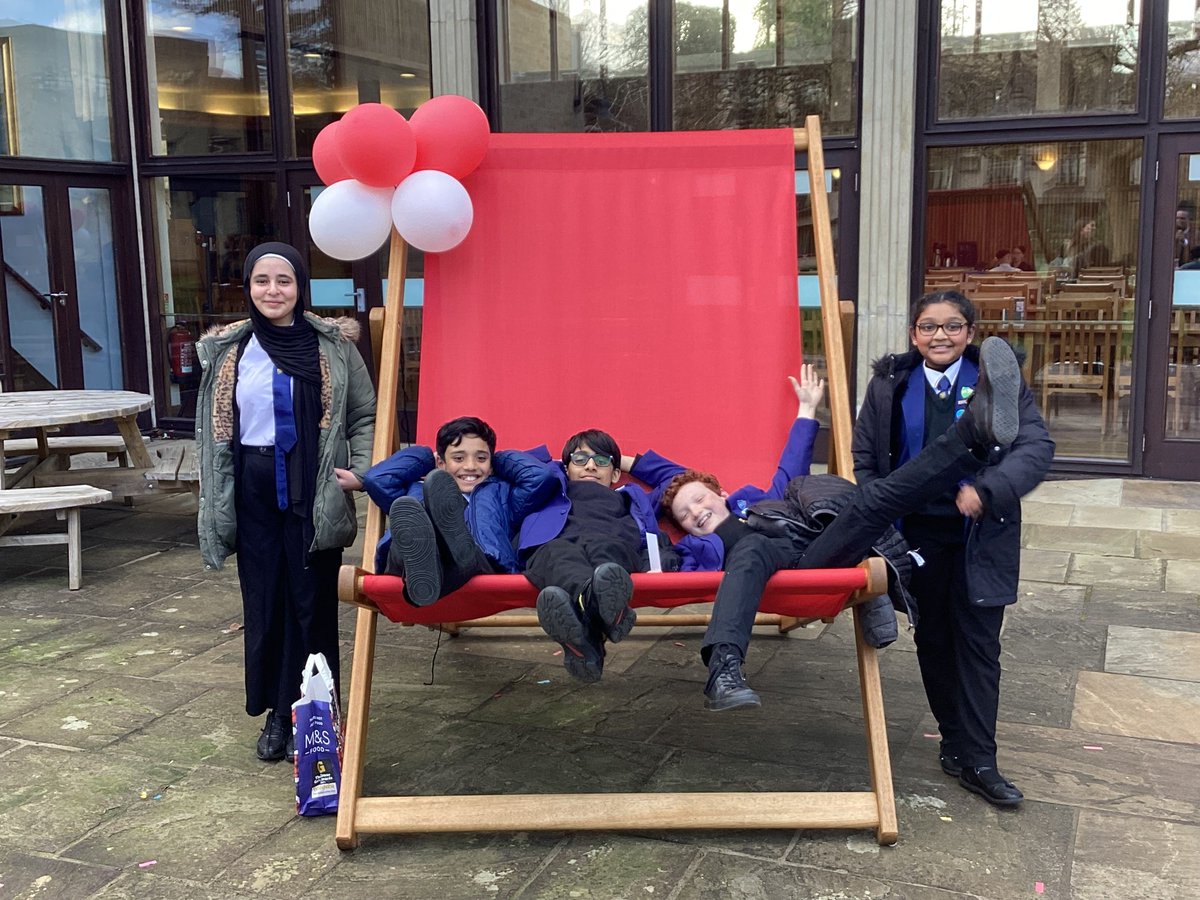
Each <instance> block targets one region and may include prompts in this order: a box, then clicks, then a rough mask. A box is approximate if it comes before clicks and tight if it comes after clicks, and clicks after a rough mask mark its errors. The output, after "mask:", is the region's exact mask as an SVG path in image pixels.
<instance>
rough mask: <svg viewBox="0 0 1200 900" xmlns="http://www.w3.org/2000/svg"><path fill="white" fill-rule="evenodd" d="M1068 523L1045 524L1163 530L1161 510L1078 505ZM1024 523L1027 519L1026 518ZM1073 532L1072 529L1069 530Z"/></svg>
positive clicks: (1023, 513)
mask: <svg viewBox="0 0 1200 900" xmlns="http://www.w3.org/2000/svg"><path fill="white" fill-rule="evenodd" d="M1072 509H1073V512H1072V513H1071V516H1070V522H1069V523H1066V522H1064V523H1058V522H1048V523H1045V524H1050V525H1058V524H1070V525H1072V526H1078V527H1085V528H1136V529H1140V530H1146V531H1162V530H1163V519H1164V516H1163V510H1161V509H1155V508H1145V509H1143V508H1140V507H1129V506H1123V507H1121V508H1120V509H1119V510H1115V509H1113V508H1112V507H1111V506H1087V505H1078V506H1075V507H1072ZM1021 515H1022V517H1023V518H1025V504H1024V503H1022V504H1021ZM1026 521H1028V519H1027V518H1026ZM1071 530H1072V531H1074V530H1075V528H1074V527H1072V529H1071Z"/></svg>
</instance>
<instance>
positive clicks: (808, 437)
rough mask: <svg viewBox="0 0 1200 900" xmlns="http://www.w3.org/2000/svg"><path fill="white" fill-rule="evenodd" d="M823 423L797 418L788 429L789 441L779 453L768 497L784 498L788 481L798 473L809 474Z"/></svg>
mask: <svg viewBox="0 0 1200 900" xmlns="http://www.w3.org/2000/svg"><path fill="white" fill-rule="evenodd" d="M820 430H821V423H820V422H818V421H817V420H816V419H796V421H794V422H793V423H792V427H791V430H790V431H788V439H787V443H786V444H784V445H783V452H782V453H781V454H779V467H778V468H777V469H776V470H775V477H774V478H772V479H771V486H770V487H769V488H768V489H767V497H769V498H770V499H772V500H779V499H782V497H783V495H784V491H785V490H786V489H787V486H788V482H789V481H791V480H792V479H793V478H795V477H796V476H797V475H808V474H810V470H811V468H812V455H813V444H815V443H816V442H817V432H818V431H820Z"/></svg>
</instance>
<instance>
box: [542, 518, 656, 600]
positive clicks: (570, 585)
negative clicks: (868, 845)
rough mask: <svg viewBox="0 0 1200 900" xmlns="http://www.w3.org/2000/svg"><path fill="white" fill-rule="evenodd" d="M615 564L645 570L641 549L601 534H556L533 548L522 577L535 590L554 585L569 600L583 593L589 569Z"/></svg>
mask: <svg viewBox="0 0 1200 900" xmlns="http://www.w3.org/2000/svg"><path fill="white" fill-rule="evenodd" d="M606 562H611V563H616V564H617V565H618V566H620V567H621V568H622V569H624V570H625V571H626V572H641V571H644V570H645V566H644V565H643V564H642V559H641V548H640V547H636V548H635V547H633V546H631V545H630V544H629V542H628V541H623V540H619V539H617V538H612V537H608V536H606V535H603V534H590V533H589V534H581V535H576V536H574V537H565V538H563V537H558V538H555V539H554V540H552V541H547V542H546V543H544V544H542V546H540V547H538V548H537V549H536V550H534V551H533V553H532V554H530V556H529V560H528V561H527V562H526V564H525V577H526V578H528V579H529V580H530V582H532V583H533V586H534V587H536V588H537V589H538V590H541V589H542V588H545V587H548V586H550V585H557V586H558V587H560V588H562V589H563V590H565V591H566V592H567V595H568V596H570V597H571V599H575V598H576V597H578V596H580V594H582V593H583V590H584V588H585V587H587V585H588V583H589V582H591V580H592V572H593V571H595V569H596V566H598V565H600V564H601V563H606Z"/></svg>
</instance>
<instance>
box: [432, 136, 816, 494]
mask: <svg viewBox="0 0 1200 900" xmlns="http://www.w3.org/2000/svg"><path fill="white" fill-rule="evenodd" d="M793 172H794V145H793V138H792V133H791V131H788V130H777V131H740V132H691V133H678V134H620V135H614V134H604V135H591V134H586V135H577V134H555V135H530V134H496V135H493V136H492V141H491V144H490V146H489V149H488V155H487V157H486V158H485V160H484V162H483V165H481V166H480V168H479V169H478V170H477V171H476V172H475V173H474V174H472V175H471V176H470V177H469V178H467V179H466V180H465V182H464V183H465V185H466V187H467V189H468V191H469V192H470V194H471V199H472V202H473V203H474V206H475V222H474V226H473V227H472V230H471V233H470V234H469V235H468V237H467V239H466V240H465V241H464V242H463V243H462V244H460V245H459V246H458V247H457V248H455V249H454V250H451V251H449V252H447V253H444V254H440V255H435V256H430V257H428V258H427V260H426V273H425V312H424V326H423V333H422V359H421V378H420V398H419V404H418V409H419V419H418V425H417V438H418V440H419V441H421V442H422V443H426V444H429V443H432V442H433V437H434V433H435V431H436V429H437V427H438V425H440V424H441V423H442V422H444V421H446V420H448V419H451V418H453V417H455V416H460V415H478V416H481V417H482V418H484V419H485V420H487V421H488V422H489V423H490V424H491V425H492V426H493V427H494V428H495V429H496V431H497V434H498V436H499V444H500V446H501V447H516V448H530V447H534V446H537V445H538V444H541V443H546V444H547V445H548V446H549V447H550V450H551V452H552V453H553V454H554V455H555V456H557V455H558V452H559V451H560V450H561V448H562V444H563V442H564V441H565V439H566V438H567V437H568V436H569V435H571V434H573V433H574V432H576V431H580V430H582V429H584V428H591V427H596V428H602V429H604V430H606V431H608V432H609V433H611V434H612V435H613V436H614V437H615V438H616V439H617V441H618V443H619V444H620V445H621V449H622V451H623V452H625V453H627V454H630V455H632V454H633V453H635V452H638V451H640V450H643V449H646V448H653V449H655V450H657V451H658V452H660V453H662V454H664V455H665V456H667V457H669V458H672V459H676V460H678V461H680V462H684V463H688V464H692V465H694V466H696V467H700V468H706V469H709V470H711V471H713V472H715V473H716V474H717V475H718V477H719V478H721V479H722V481H723V482H725V483H727V484H729V485H730V486H731V487H735V488H736V487H738V486H740V485H742V484H745V483H760V484H761V483H765V482H766V481H769V479H770V477H771V476H772V474H773V473H774V470H775V460H776V458H777V456H778V454H779V451H780V449H781V448H782V446H783V442H784V439H785V437H786V435H787V430H788V427H789V426H790V424H791V421H792V419H793V418H794V416H795V410H796V400H795V395H794V394H793V392H792V389H791V387H790V385H789V384H788V382H787V378H786V376H787V375H789V374H795V372H796V370H797V368H798V367H799V365H800V336H799V308H798V300H797V296H796V213H795V179H794V174H793Z"/></svg>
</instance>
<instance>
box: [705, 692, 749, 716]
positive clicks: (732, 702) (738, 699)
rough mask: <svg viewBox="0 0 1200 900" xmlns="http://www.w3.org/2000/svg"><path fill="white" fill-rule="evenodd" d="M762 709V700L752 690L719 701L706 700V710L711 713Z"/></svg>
mask: <svg viewBox="0 0 1200 900" xmlns="http://www.w3.org/2000/svg"><path fill="white" fill-rule="evenodd" d="M760 707H762V698H760V697H759V696H758V694H756V693H754V691H751V690H746V691H745V692H744V693H738V694H735V695H733V696H730V697H725V698H723V699H721V700H719V701H713V700H709V699H707V698H705V700H704V708H705V709H707V710H708V711H709V712H724V711H725V710H728V709H759V708H760Z"/></svg>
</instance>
